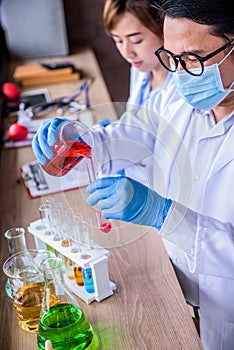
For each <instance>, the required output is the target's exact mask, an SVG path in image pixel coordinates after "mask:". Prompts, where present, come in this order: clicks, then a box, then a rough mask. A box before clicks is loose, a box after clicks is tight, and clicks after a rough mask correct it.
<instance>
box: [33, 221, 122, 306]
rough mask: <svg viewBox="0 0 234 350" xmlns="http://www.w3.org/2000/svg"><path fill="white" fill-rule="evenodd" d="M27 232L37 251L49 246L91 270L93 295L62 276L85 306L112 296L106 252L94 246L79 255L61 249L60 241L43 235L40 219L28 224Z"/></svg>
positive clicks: (66, 248)
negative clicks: (32, 237)
mask: <svg viewBox="0 0 234 350" xmlns="http://www.w3.org/2000/svg"><path fill="white" fill-rule="evenodd" d="M28 232H29V233H30V234H32V235H33V236H34V240H35V245H36V248H37V249H47V246H50V247H52V248H53V249H55V250H56V251H57V252H59V253H60V254H62V255H63V256H66V257H67V258H68V259H71V260H72V261H73V262H74V263H76V264H77V265H79V266H81V267H82V268H84V269H86V268H91V269H92V276H93V282H94V293H87V292H86V291H85V287H84V286H78V285H77V284H76V282H75V280H70V279H68V278H67V277H66V275H64V279H65V283H66V285H67V286H68V288H69V289H70V290H71V291H72V292H73V293H74V294H75V295H77V296H78V297H80V298H81V299H83V300H84V301H85V302H86V303H87V304H90V303H91V302H92V301H94V300H96V301H101V300H103V299H105V298H107V297H109V296H111V295H113V293H114V290H116V285H115V283H114V282H112V281H110V279H109V271H108V257H109V255H110V253H109V251H108V250H106V249H104V248H102V247H101V246H97V245H96V246H95V249H93V250H92V251H91V252H90V250H89V251H88V250H87V254H86V253H85V251H84V252H83V253H82V254H81V255H79V254H78V253H73V252H72V251H71V249H70V247H63V246H62V245H61V241H54V240H53V236H52V235H45V234H43V227H42V225H41V220H40V219H39V220H36V221H34V222H32V223H30V225H29V226H28Z"/></svg>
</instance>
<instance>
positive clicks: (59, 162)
mask: <svg viewBox="0 0 234 350" xmlns="http://www.w3.org/2000/svg"><path fill="white" fill-rule="evenodd" d="M91 150H92V149H91V147H90V146H89V145H87V143H84V142H78V141H66V143H63V142H61V141H59V142H57V143H56V144H55V145H54V146H53V147H52V151H53V152H54V157H53V158H52V159H51V160H50V161H49V162H48V163H47V164H46V165H43V166H42V167H43V169H44V170H45V171H46V172H47V173H48V174H50V175H52V176H64V175H66V174H67V173H68V172H69V171H70V170H71V169H72V168H73V167H74V166H76V165H77V164H78V163H79V162H80V161H81V160H82V159H83V158H84V157H88V158H90V157H91Z"/></svg>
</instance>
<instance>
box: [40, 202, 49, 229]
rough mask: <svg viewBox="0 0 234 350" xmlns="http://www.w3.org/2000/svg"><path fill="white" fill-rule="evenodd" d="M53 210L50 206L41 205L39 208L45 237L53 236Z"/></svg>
mask: <svg viewBox="0 0 234 350" xmlns="http://www.w3.org/2000/svg"><path fill="white" fill-rule="evenodd" d="M51 210H52V207H51V205H50V204H41V205H40V206H39V213H40V219H41V223H42V227H43V233H44V235H45V236H50V235H51Z"/></svg>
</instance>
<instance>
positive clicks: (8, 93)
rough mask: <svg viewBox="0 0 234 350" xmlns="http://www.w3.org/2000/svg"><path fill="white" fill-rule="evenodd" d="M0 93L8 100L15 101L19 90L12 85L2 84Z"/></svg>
mask: <svg viewBox="0 0 234 350" xmlns="http://www.w3.org/2000/svg"><path fill="white" fill-rule="evenodd" d="M2 93H3V95H4V96H5V97H6V98H7V99H8V100H9V101H11V100H16V99H17V98H19V97H20V88H19V87H18V86H17V85H15V84H13V83H4V84H3V85H2Z"/></svg>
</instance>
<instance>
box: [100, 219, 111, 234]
mask: <svg viewBox="0 0 234 350" xmlns="http://www.w3.org/2000/svg"><path fill="white" fill-rule="evenodd" d="M111 229H112V223H111V222H110V221H108V222H104V223H103V224H102V225H101V226H100V231H102V232H104V233H108V232H109V231H110V230H111Z"/></svg>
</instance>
